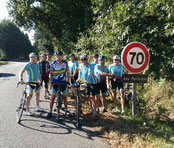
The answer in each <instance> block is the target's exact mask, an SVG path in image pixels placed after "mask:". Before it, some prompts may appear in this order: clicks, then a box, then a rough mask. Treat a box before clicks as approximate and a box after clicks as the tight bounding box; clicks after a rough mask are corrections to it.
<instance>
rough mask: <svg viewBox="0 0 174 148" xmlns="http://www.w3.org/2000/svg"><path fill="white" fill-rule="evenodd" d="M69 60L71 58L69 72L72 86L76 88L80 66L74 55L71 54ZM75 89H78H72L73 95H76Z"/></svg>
mask: <svg viewBox="0 0 174 148" xmlns="http://www.w3.org/2000/svg"><path fill="white" fill-rule="evenodd" d="M69 58H70V61H69V62H68V66H69V71H70V76H71V85H72V86H75V83H76V80H77V79H78V68H79V64H78V62H77V61H75V55H74V54H70V55H69ZM75 89H76V88H75V87H72V88H71V90H72V93H73V95H74V94H75Z"/></svg>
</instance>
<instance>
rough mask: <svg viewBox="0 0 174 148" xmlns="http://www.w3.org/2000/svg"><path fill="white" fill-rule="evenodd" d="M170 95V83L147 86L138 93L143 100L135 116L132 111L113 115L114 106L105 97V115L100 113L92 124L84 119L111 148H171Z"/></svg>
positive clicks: (173, 106)
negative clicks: (106, 110) (106, 109)
mask: <svg viewBox="0 0 174 148" xmlns="http://www.w3.org/2000/svg"><path fill="white" fill-rule="evenodd" d="M173 92H174V84H173V83H172V82H165V81H160V82H152V83H148V84H146V85H145V88H144V89H143V91H142V90H140V92H139V95H140V96H141V97H142V98H143V99H141V105H140V106H139V107H140V108H139V109H138V112H137V115H136V116H132V115H131V108H126V114H125V115H121V113H120V112H116V113H112V112H111V108H112V107H113V103H112V100H111V98H108V100H107V106H108V107H107V108H108V112H107V113H104V114H103V113H101V114H99V116H98V118H97V119H96V120H95V121H94V120H91V119H89V120H88V119H87V120H88V122H90V123H91V125H92V126H93V127H94V128H95V129H96V130H97V131H98V132H99V133H100V135H102V137H104V138H105V139H106V141H107V142H108V143H109V144H110V145H111V147H113V148H115V147H118V148H119V147H124V148H138V147H140V148H141V147H142V148H144V147H148V148H149V147H150V148H153V147H154V148H156V147H158V148H170V147H171V148H173V147H174V93H173ZM130 106H131V102H130ZM119 107H120V106H119Z"/></svg>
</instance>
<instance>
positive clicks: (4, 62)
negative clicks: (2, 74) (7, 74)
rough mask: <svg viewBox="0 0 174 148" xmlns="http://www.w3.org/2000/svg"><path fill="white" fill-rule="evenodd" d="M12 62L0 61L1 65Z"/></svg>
mask: <svg viewBox="0 0 174 148" xmlns="http://www.w3.org/2000/svg"><path fill="white" fill-rule="evenodd" d="M8 63H10V61H0V65H4V64H8Z"/></svg>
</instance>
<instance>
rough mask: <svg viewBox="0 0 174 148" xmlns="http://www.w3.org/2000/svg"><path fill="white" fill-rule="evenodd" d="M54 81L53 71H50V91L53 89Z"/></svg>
mask: <svg viewBox="0 0 174 148" xmlns="http://www.w3.org/2000/svg"><path fill="white" fill-rule="evenodd" d="M52 79H53V73H52V71H50V81H49V85H50V89H52V84H51V82H52Z"/></svg>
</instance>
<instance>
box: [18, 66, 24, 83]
mask: <svg viewBox="0 0 174 148" xmlns="http://www.w3.org/2000/svg"><path fill="white" fill-rule="evenodd" d="M24 73H25V69H23V70H22V71H21V72H20V73H19V83H21V84H23V83H24V81H23V75H24Z"/></svg>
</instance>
